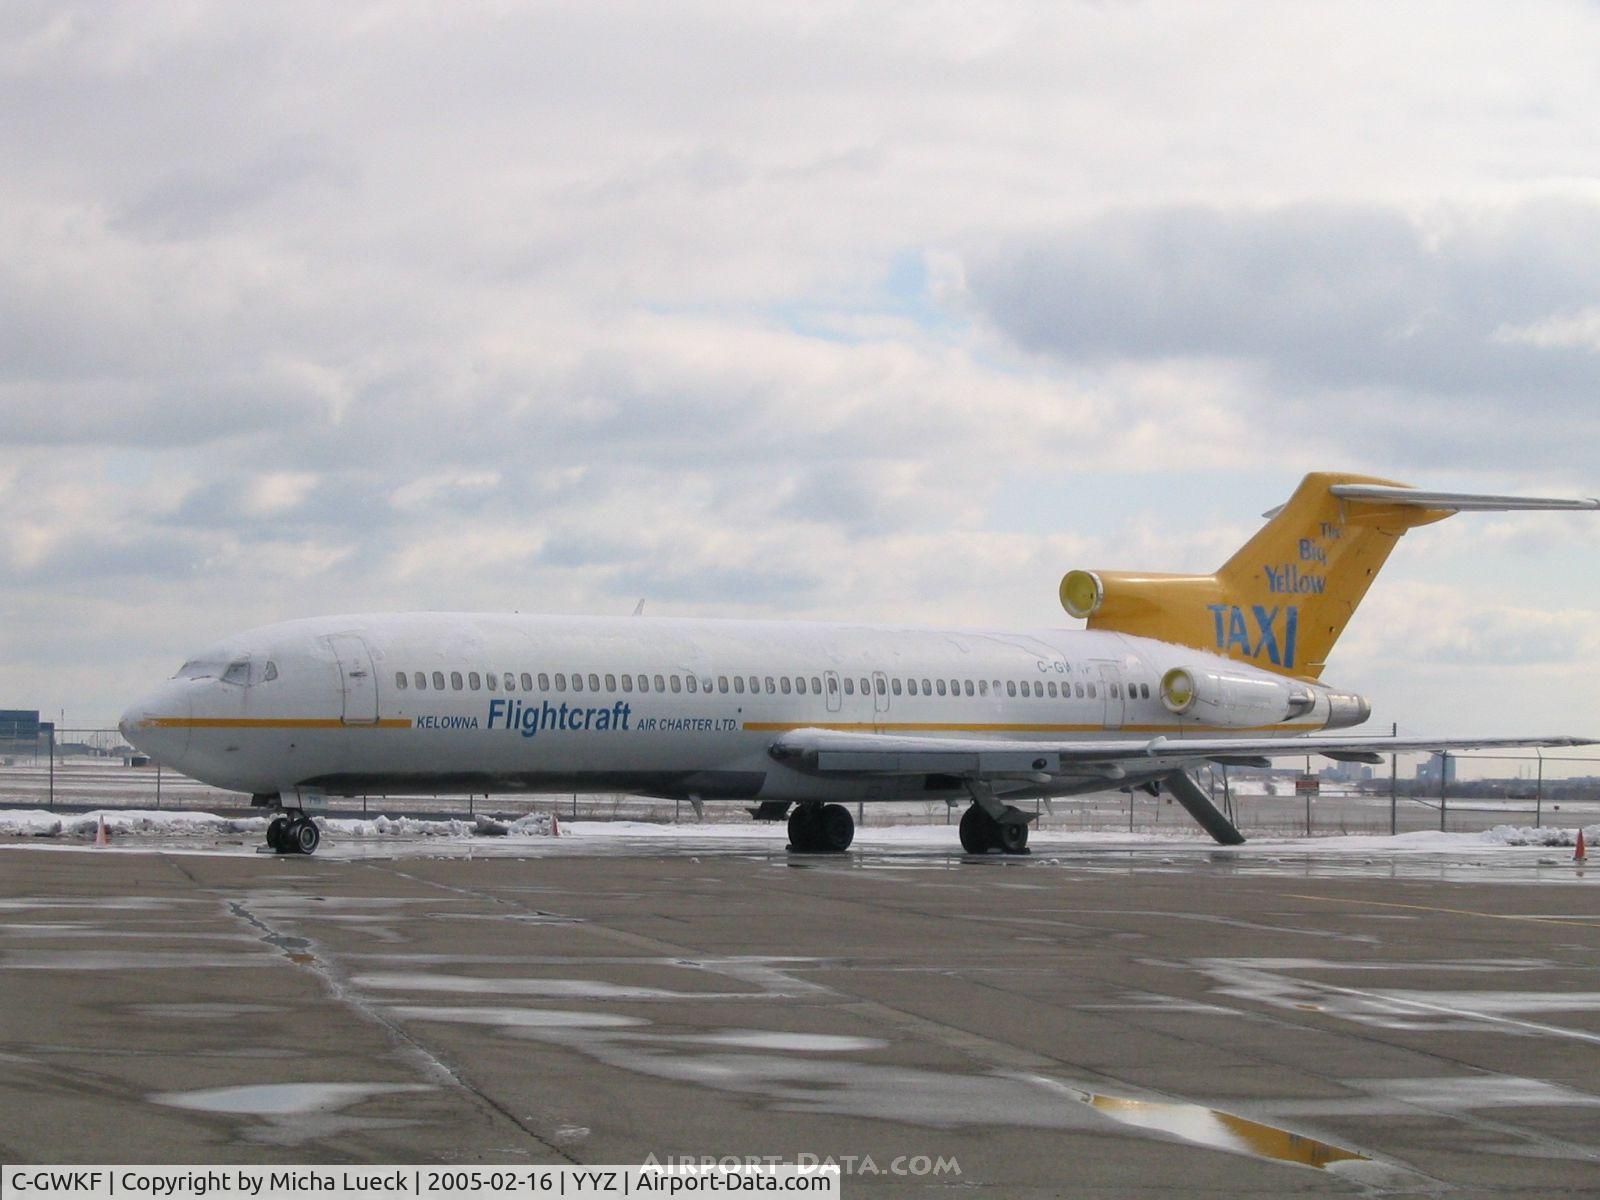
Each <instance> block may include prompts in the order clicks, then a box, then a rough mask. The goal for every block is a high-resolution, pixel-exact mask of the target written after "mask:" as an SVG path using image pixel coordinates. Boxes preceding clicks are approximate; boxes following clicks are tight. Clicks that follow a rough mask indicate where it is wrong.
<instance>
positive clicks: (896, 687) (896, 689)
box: [890, 678, 900, 696]
mask: <svg viewBox="0 0 1600 1200" xmlns="http://www.w3.org/2000/svg"><path fill="white" fill-rule="evenodd" d="M890 684H891V686H892V687H893V689H894V694H895V695H896V696H898V695H899V694H900V680H899V679H898V678H896V679H893V680H891V681H890Z"/></svg>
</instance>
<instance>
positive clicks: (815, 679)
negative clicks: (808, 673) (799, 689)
mask: <svg viewBox="0 0 1600 1200" xmlns="http://www.w3.org/2000/svg"><path fill="white" fill-rule="evenodd" d="M811 690H812V691H813V692H815V693H816V694H817V695H818V696H820V695H822V678H821V677H820V676H817V675H813V676H812V677H811Z"/></svg>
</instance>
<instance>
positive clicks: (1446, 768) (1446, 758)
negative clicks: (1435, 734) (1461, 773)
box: [1439, 750, 1450, 833]
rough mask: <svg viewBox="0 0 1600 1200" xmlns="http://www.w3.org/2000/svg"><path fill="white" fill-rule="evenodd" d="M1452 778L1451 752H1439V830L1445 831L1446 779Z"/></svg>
mask: <svg viewBox="0 0 1600 1200" xmlns="http://www.w3.org/2000/svg"><path fill="white" fill-rule="evenodd" d="M1449 778H1450V752H1449V751H1448V750H1444V751H1440V753H1439V832H1440V833H1443V832H1444V814H1445V793H1446V792H1447V791H1448V790H1449V788H1448V787H1446V785H1445V781H1446V780H1447V779H1449Z"/></svg>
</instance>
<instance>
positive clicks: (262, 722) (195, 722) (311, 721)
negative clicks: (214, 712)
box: [142, 717, 411, 729]
mask: <svg viewBox="0 0 1600 1200" xmlns="http://www.w3.org/2000/svg"><path fill="white" fill-rule="evenodd" d="M142 723H143V724H145V725H149V726H153V727H154V728H156V729H410V728H411V722H410V721H408V720H405V719H404V718H395V717H386V718H384V719H383V720H381V721H360V722H345V721H341V720H340V719H339V718H338V717H152V718H151V719H150V720H148V721H145V722H142Z"/></svg>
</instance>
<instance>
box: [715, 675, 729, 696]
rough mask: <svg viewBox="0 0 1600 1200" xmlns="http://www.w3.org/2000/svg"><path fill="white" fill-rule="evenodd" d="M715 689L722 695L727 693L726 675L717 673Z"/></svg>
mask: <svg viewBox="0 0 1600 1200" xmlns="http://www.w3.org/2000/svg"><path fill="white" fill-rule="evenodd" d="M717 691H718V692H721V693H722V694H723V695H727V692H728V677H727V676H726V675H718V676H717Z"/></svg>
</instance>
